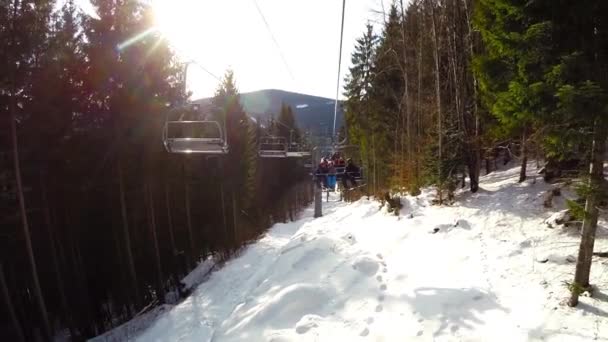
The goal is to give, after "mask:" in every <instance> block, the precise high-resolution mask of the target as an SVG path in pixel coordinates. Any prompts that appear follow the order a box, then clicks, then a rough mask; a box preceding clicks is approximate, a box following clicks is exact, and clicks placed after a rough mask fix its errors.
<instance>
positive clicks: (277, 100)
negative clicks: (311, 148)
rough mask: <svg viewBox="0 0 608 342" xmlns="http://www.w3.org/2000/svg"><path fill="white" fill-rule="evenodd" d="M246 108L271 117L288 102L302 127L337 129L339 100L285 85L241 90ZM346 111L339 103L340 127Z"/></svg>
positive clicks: (255, 115) (264, 118) (320, 131)
mask: <svg viewBox="0 0 608 342" xmlns="http://www.w3.org/2000/svg"><path fill="white" fill-rule="evenodd" d="M209 101H211V98H202V99H197V100H194V101H193V102H194V103H206V102H209ZM240 102H241V105H242V106H243V109H244V110H245V112H247V114H249V115H250V116H251V117H253V118H255V119H256V120H258V121H259V122H265V121H269V120H270V119H271V118H272V117H276V116H278V114H279V112H280V110H281V104H282V103H285V104H287V105H289V106H291V108H292V109H293V112H294V115H295V119H296V122H297V123H298V128H299V129H300V130H302V131H309V132H311V133H312V134H313V135H331V133H332V131H333V121H334V106H335V100H334V99H330V98H326V97H322V96H316V95H307V94H302V93H296V92H291V91H286V90H281V89H261V90H256V91H251V92H246V93H241V94H240ZM343 117H344V112H343V108H342V106H341V105H340V106H338V113H337V117H336V130H337V129H338V128H340V127H341V126H342V122H343Z"/></svg>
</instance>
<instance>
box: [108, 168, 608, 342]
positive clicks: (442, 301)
mask: <svg viewBox="0 0 608 342" xmlns="http://www.w3.org/2000/svg"><path fill="white" fill-rule="evenodd" d="M531 167H532V165H531ZM518 173H519V169H518V168H511V169H507V170H504V171H500V172H495V173H492V174H490V175H487V176H484V177H482V179H481V189H480V191H479V192H478V193H476V194H471V193H469V192H466V191H464V192H461V193H458V194H457V202H456V203H455V204H454V205H453V206H448V207H439V206H433V205H431V200H432V199H433V197H434V193H433V190H432V189H425V190H424V191H423V192H422V194H421V195H420V196H418V197H409V196H407V197H404V198H402V201H403V204H404V206H403V209H402V210H401V216H399V217H395V216H394V215H393V214H388V213H386V209H382V210H380V204H379V203H378V202H376V201H373V200H368V199H361V200H360V201H358V202H356V203H351V204H346V203H342V202H338V201H337V198H331V197H330V202H324V203H323V205H324V208H323V210H324V216H323V217H321V218H318V219H313V218H312V216H313V209H312V208H308V209H306V210H305V211H304V212H303V213H302V215H301V217H302V218H301V219H300V220H298V221H296V222H293V223H289V224H277V225H275V226H274V227H272V228H271V229H270V230H269V232H268V233H267V234H266V235H265V236H263V237H262V238H261V239H260V240H259V241H258V242H257V243H255V244H252V245H251V246H249V247H248V248H247V249H246V250H245V251H244V253H243V254H242V255H241V256H240V257H238V258H236V259H234V260H232V261H229V262H228V263H226V264H225V265H224V267H223V268H221V269H220V270H217V271H216V272H213V273H212V274H211V275H210V277H209V278H208V280H207V281H205V282H203V283H202V284H200V286H199V287H198V288H197V289H196V290H194V292H193V294H192V295H191V296H190V297H189V298H188V299H186V300H185V301H183V302H182V303H180V304H179V305H176V306H175V307H173V308H172V309H171V310H164V311H165V312H163V313H162V314H161V315H160V318H158V319H157V320H156V321H155V322H154V323H153V324H151V325H150V324H149V327H148V328H147V329H146V330H145V331H143V332H142V333H140V334H139V335H138V336H137V337H135V338H132V337H131V336H132V335H129V336H130V337H129V338H126V336H125V338H124V339H128V340H130V339H133V340H137V341H218V342H220V341H276V342H278V341H317V340H319V341H410V340H417V341H541V340H542V341H591V340H597V341H608V319H606V318H607V317H608V272H606V271H607V270H608V259H606V258H599V257H594V264H593V268H592V283H593V284H594V285H596V289H595V291H594V293H593V296H592V297H589V296H583V297H582V298H581V303H580V305H579V307H577V308H570V307H568V306H567V305H564V299H565V298H567V296H568V290H567V287H566V285H565V283H564V282H566V281H571V280H572V279H573V273H574V268H575V260H576V259H575V256H576V255H577V250H578V243H579V239H580V233H579V231H578V230H577V228H576V227H563V226H559V225H554V227H553V228H549V227H548V225H547V224H546V223H545V220H546V219H547V218H549V217H551V216H552V215H553V214H555V213H559V212H560V210H561V209H563V208H564V203H565V201H564V200H563V198H562V199H557V198H556V201H554V203H555V205H554V208H552V209H546V208H544V207H543V200H544V198H543V194H544V193H545V192H546V191H547V190H549V189H551V188H552V187H553V186H554V185H553V186H551V185H547V184H545V183H544V182H542V180H540V178H539V179H538V180H537V179H535V178H532V179H530V180H529V181H526V182H524V183H521V184H519V183H517V178H518ZM562 193H563V194H565V195H567V194H568V193H569V192H568V191H563V192H562ZM554 221H555V220H554ZM554 221H552V222H554ZM600 225H601V227H600V229H599V230H598V237H597V240H596V251H606V250H608V240H607V239H606V238H607V237H608V231H607V229H606V222H605V220H601V221H600ZM119 331H120V329H117V330H115V331H114V332H115V333H116V334H119ZM115 336H119V335H115ZM123 336H124V335H123ZM101 340H102V341H105V340H103V339H101Z"/></svg>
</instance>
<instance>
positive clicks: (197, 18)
mask: <svg viewBox="0 0 608 342" xmlns="http://www.w3.org/2000/svg"><path fill="white" fill-rule="evenodd" d="M205 2H206V1H201V0H154V2H153V8H154V17H155V22H156V27H157V28H158V30H159V31H160V32H161V33H162V35H163V36H164V37H165V38H166V39H168V40H169V42H170V43H171V45H172V46H173V47H174V48H175V49H177V50H178V53H179V54H181V55H184V54H185V55H188V54H191V53H193V52H195V51H193V47H194V46H195V45H196V44H197V43H198V42H200V40H201V36H200V35H201V32H202V31H204V27H203V26H205V22H206V21H205V20H203V17H205V16H206V15H205V13H206V12H207V11H206V10H207V9H206V8H204V7H205V5H204V4H205ZM183 57H185V56H183Z"/></svg>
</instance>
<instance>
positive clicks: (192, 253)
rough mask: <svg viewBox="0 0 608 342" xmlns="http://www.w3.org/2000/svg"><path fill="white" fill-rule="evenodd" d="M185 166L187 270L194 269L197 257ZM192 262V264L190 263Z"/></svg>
mask: <svg viewBox="0 0 608 342" xmlns="http://www.w3.org/2000/svg"><path fill="white" fill-rule="evenodd" d="M185 170H186V169H185V164H184V202H185V203H184V204H185V206H186V228H187V229H188V240H189V242H190V253H189V254H190V257H189V258H188V260H190V265H189V266H188V268H189V269H192V268H194V266H196V261H197V259H198V257H197V256H196V254H197V251H196V247H195V244H194V234H193V233H192V214H191V212H190V184H189V183H188V174H187V173H186V172H185ZM192 260H194V262H193V261H192Z"/></svg>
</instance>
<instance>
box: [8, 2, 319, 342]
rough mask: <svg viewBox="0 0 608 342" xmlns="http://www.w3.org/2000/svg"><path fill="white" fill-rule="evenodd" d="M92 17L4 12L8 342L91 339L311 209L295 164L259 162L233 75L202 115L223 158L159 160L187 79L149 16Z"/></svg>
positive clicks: (121, 11)
mask: <svg viewBox="0 0 608 342" xmlns="http://www.w3.org/2000/svg"><path fill="white" fill-rule="evenodd" d="M61 3H63V2H61ZM93 4H94V6H95V7H96V9H97V13H98V14H99V18H91V17H88V16H84V15H82V14H81V13H79V11H77V10H76V7H75V5H74V3H73V1H66V2H65V5H63V6H62V7H57V4H56V1H51V0H48V1H41V0H36V1H34V0H10V1H2V2H0V45H1V46H2V49H0V60H2V61H7V63H5V64H4V66H3V67H2V68H0V110H1V113H2V115H1V117H0V119H1V121H0V303H2V304H1V305H0V340H3V341H20V340H21V341H25V340H27V341H31V340H49V339H50V338H51V336H53V335H56V334H58V333H61V334H65V332H66V331H68V332H69V335H70V337H71V339H73V340H82V339H85V338H87V337H92V336H94V335H96V334H99V333H101V332H103V331H105V330H107V329H109V328H111V327H113V326H116V325H118V324H120V323H122V322H124V321H125V320H127V319H129V318H132V317H134V316H135V315H136V314H138V313H139V312H141V311H142V310H145V309H146V308H149V307H150V306H153V305H155V304H160V303H162V302H163V301H164V300H165V298H166V296H165V294H166V293H167V292H168V291H172V292H179V291H182V292H184V291H187V289H183V288H181V287H180V286H179V284H178V279H180V277H182V276H184V275H186V274H187V273H188V272H189V271H190V270H192V269H193V268H194V267H196V265H197V263H198V262H199V261H201V260H202V259H204V258H206V257H208V256H210V255H214V256H216V257H217V259H216V261H218V262H221V261H222V260H226V259H227V258H229V257H231V256H233V255H234V253H236V252H238V250H239V248H241V247H242V246H244V245H245V244H246V243H247V242H249V241H252V240H253V239H255V238H257V237H258V236H259V235H260V234H261V233H263V232H264V231H265V229H267V228H268V227H269V226H271V225H272V224H273V223H274V222H283V221H287V220H293V219H295V218H296V215H297V212H298V211H299V210H300V209H301V208H302V207H303V206H305V205H307V204H308V203H309V202H310V200H311V196H312V193H311V189H310V184H309V183H310V181H309V179H308V175H307V172H305V171H304V170H303V169H302V168H301V167H300V166H299V164H298V162H297V161H293V160H272V161H261V160H258V158H257V139H258V137H259V135H260V134H263V133H264V132H263V131H262V130H260V129H259V127H255V126H254V124H252V121H251V120H250V119H249V118H248V116H247V115H246V113H244V111H243V109H242V107H241V105H240V104H239V97H238V96H239V95H238V90H237V88H236V84H235V80H234V76H233V75H232V73H231V72H228V73H227V74H226V76H225V78H224V80H223V82H222V84H220V85H219V87H218V91H217V93H216V96H215V98H214V100H213V102H214V105H215V107H216V108H217V112H216V113H214V114H215V117H216V118H217V119H218V120H222V121H225V122H226V127H227V136H228V139H229V143H230V152H229V154H228V155H226V156H222V157H213V158H206V157H201V156H197V155H171V154H168V153H167V152H166V151H165V150H164V148H163V145H162V141H161V130H162V127H163V124H164V120H165V114H166V112H167V111H168V110H169V109H170V108H172V107H175V106H178V105H179V104H181V103H184V101H186V99H187V94H184V91H183V89H184V87H183V79H184V77H183V76H184V75H182V73H183V70H184V68H183V66H182V65H181V64H180V63H179V61H178V60H177V58H176V57H175V56H174V55H173V53H172V51H171V49H170V48H169V46H168V43H167V42H166V41H165V40H163V39H162V37H160V35H159V33H158V32H156V31H154V30H151V27H153V18H152V13H151V8H150V7H149V6H148V5H147V4H146V2H143V1H128V0H116V1H102V0H97V1H93ZM284 112H285V113H283V114H281V115H282V116H281V117H282V118H283V120H284V121H286V122H288V124H291V125H295V123H294V121H293V117H291V118H289V116H290V115H293V114H292V113H291V110H290V109H288V108H285V110H284ZM277 114H279V113H277ZM290 120H291V121H290ZM293 128H294V129H295V127H293ZM182 294H184V293H182Z"/></svg>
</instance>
